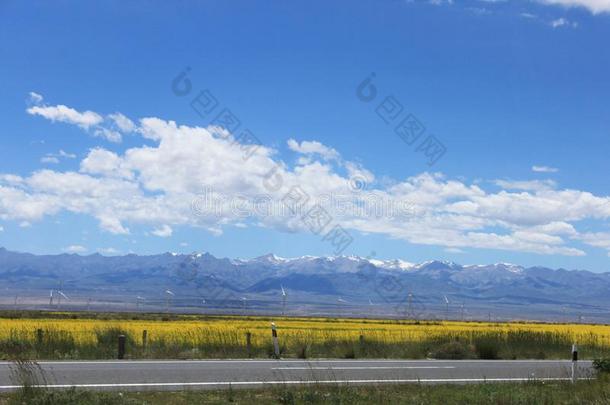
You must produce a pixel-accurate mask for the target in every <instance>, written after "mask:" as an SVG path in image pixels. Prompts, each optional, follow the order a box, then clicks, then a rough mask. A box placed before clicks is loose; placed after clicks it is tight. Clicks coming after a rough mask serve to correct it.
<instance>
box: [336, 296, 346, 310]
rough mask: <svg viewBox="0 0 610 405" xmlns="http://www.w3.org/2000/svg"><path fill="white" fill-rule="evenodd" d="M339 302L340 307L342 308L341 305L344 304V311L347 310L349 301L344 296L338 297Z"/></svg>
mask: <svg viewBox="0 0 610 405" xmlns="http://www.w3.org/2000/svg"><path fill="white" fill-rule="evenodd" d="M337 302H338V303H339V308H341V305H343V311H344V312H347V310H346V308H347V301H346V300H344V299H343V298H337Z"/></svg>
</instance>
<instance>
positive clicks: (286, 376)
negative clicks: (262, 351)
mask: <svg viewBox="0 0 610 405" xmlns="http://www.w3.org/2000/svg"><path fill="white" fill-rule="evenodd" d="M38 364H39V366H40V370H42V374H43V375H44V377H43V378H42V377H41V376H40V374H41V372H40V370H39V371H37V372H35V374H37V375H38V378H37V381H35V382H34V383H35V384H45V385H47V386H49V387H52V388H67V387H72V386H74V387H80V388H84V389H98V390H138V391H142V390H180V389H217V388H228V387H229V386H231V387H233V388H241V387H260V386H264V385H266V384H312V383H317V384H335V383H340V384H341V383H347V384H383V383H418V382H421V383H479V382H486V381H487V382H523V381H528V380H532V379H536V380H544V381H551V380H568V379H570V375H571V362H570V361H551V360H549V361H545V360H507V361H503V360H502V361H495V360H454V361H445V360H310V361H305V360H279V361H278V360H201V361H198V360H197V361H196V360H193V361H174V360H151V361H130V360H125V361H41V362H39V363H38ZM578 370H579V372H578V376H579V377H580V378H586V377H588V376H591V375H592V366H591V362H590V361H580V362H578ZM16 371H17V369H16V368H15V365H14V364H12V363H8V362H0V391H10V390H14V389H17V388H18V387H19V384H20V382H19V379H17V378H16V377H15V373H16Z"/></svg>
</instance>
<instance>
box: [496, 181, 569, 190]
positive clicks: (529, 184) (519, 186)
mask: <svg viewBox="0 0 610 405" xmlns="http://www.w3.org/2000/svg"><path fill="white" fill-rule="evenodd" d="M495 183H496V184H497V185H498V186H500V187H502V188H504V189H507V190H526V191H540V190H548V189H552V188H555V187H556V186H557V184H556V183H555V182H554V181H553V180H525V181H519V180H517V181H515V180H496V181H495Z"/></svg>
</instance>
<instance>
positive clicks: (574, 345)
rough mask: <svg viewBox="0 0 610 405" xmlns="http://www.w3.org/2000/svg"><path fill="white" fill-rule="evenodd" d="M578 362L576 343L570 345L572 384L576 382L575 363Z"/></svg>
mask: <svg viewBox="0 0 610 405" xmlns="http://www.w3.org/2000/svg"><path fill="white" fill-rule="evenodd" d="M577 362H578V346H576V343H574V344H573V345H572V384H573V383H575V382H576V380H577V376H576V371H577V370H576V363H577Z"/></svg>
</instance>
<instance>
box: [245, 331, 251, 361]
mask: <svg viewBox="0 0 610 405" xmlns="http://www.w3.org/2000/svg"><path fill="white" fill-rule="evenodd" d="M246 350H247V351H248V357H252V333H250V332H246Z"/></svg>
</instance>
